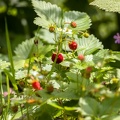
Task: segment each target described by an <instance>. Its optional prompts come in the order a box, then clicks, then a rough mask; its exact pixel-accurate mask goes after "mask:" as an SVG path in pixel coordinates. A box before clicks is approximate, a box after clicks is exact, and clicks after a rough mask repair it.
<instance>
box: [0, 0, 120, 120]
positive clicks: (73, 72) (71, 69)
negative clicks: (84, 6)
mask: <svg viewBox="0 0 120 120" xmlns="http://www.w3.org/2000/svg"><path fill="white" fill-rule="evenodd" d="M32 5H33V8H34V10H35V12H36V13H37V17H36V18H35V20H34V23H35V24H36V25H37V26H38V30H37V31H36V32H35V36H34V37H33V38H31V39H29V40H26V41H24V42H22V43H21V44H20V45H18V46H17V47H16V49H15V50H14V53H15V56H13V57H12V53H11V50H10V43H9V35H8V32H7V27H6V33H7V34H6V39H7V43H8V48H9V49H8V50H9V60H10V62H6V61H3V60H0V80H1V81H0V86H1V108H0V115H1V116H0V117H1V119H3V120H7V119H10V120H12V119H14V120H18V119H20V120H21V119H23V120H26V119H27V120H118V119H120V117H119V110H120V52H117V51H112V50H109V49H104V48H103V45H102V43H101V42H100V41H99V40H98V39H97V38H96V37H95V36H94V35H92V34H89V33H88V32H87V31H88V29H89V28H90V26H91V20H90V17H89V16H88V15H87V14H86V13H84V12H78V11H63V10H62V9H61V8H60V7H58V6H56V5H52V4H51V3H46V2H44V1H39V0H32ZM5 80H6V84H7V88H4V87H5V86H4V84H3V83H4V81H5ZM9 80H10V81H11V85H12V89H10V87H9ZM3 88H4V89H3ZM5 90H7V94H5Z"/></svg>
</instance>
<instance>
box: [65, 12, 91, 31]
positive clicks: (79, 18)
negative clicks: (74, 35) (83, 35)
mask: <svg viewBox="0 0 120 120" xmlns="http://www.w3.org/2000/svg"><path fill="white" fill-rule="evenodd" d="M72 21H74V22H76V24H77V27H76V28H72V27H71V26H70V23H71V22H72ZM64 23H66V26H68V28H69V29H72V30H73V32H78V31H82V30H83V31H84V30H87V29H88V28H89V27H90V25H91V20H90V17H89V16H88V15H87V14H86V13H82V12H78V11H69V12H65V13H64Z"/></svg>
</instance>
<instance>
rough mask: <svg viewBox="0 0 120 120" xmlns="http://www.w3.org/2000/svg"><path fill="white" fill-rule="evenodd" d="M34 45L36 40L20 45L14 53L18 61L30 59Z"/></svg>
mask: <svg viewBox="0 0 120 120" xmlns="http://www.w3.org/2000/svg"><path fill="white" fill-rule="evenodd" d="M33 45H34V39H30V40H26V41H24V42H22V43H21V44H19V45H18V46H17V47H16V48H15V50H14V52H15V54H16V59H19V60H24V59H27V58H29V57H30V55H31V53H32V50H33Z"/></svg>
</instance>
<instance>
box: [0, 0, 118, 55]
mask: <svg viewBox="0 0 120 120" xmlns="http://www.w3.org/2000/svg"><path fill="white" fill-rule="evenodd" d="M44 1H46V2H51V3H52V4H57V5H58V6H60V7H62V9H63V10H76V11H80V12H86V13H87V14H88V15H89V16H90V18H91V20H92V26H91V28H90V29H89V33H90V34H94V35H95V36H96V37H97V38H98V39H99V40H100V41H101V42H102V43H103V45H104V48H106V49H111V50H115V51H118V50H120V45H119V44H115V43H114V39H113V36H114V35H115V34H116V33H117V32H120V14H118V13H113V12H105V11H103V10H100V9H98V8H97V7H95V6H91V5H89V3H90V2H92V1H93V0H44ZM36 16H37V15H36V13H35V12H34V10H33V7H32V4H31V0H0V54H7V47H6V40H5V22H4V20H5V17H6V18H7V22H8V29H9V36H10V40H11V45H12V50H14V48H15V47H16V46H17V45H18V44H19V43H21V42H22V41H24V40H26V39H29V38H31V37H33V36H34V32H35V30H36V29H37V26H36V25H35V24H33V20H34V18H35V17H36Z"/></svg>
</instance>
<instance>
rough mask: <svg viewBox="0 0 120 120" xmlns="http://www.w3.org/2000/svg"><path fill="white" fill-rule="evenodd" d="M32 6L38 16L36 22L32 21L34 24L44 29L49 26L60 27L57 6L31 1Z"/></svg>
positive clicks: (59, 12) (59, 15)
mask: <svg viewBox="0 0 120 120" xmlns="http://www.w3.org/2000/svg"><path fill="white" fill-rule="evenodd" d="M32 4H33V7H34V9H35V12H36V13H37V15H38V16H39V18H36V20H35V21H34V23H35V24H37V25H39V26H43V27H45V28H46V27H48V26H49V25H51V24H53V25H57V26H61V18H62V10H61V8H59V7H58V6H57V5H52V4H51V3H49V2H48V3H46V2H45V1H39V0H32ZM44 22H45V24H44ZM44 25H45V26H44Z"/></svg>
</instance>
